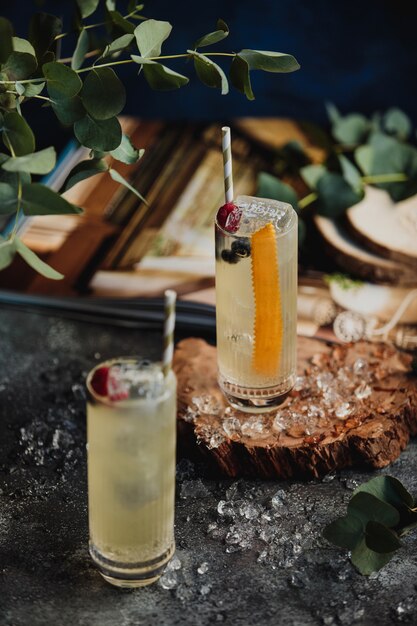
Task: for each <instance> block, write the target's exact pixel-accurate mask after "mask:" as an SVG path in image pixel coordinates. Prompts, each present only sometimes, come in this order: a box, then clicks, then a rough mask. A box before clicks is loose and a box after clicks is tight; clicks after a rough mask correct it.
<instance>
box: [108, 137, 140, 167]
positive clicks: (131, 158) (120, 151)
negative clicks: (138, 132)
mask: <svg viewBox="0 0 417 626" xmlns="http://www.w3.org/2000/svg"><path fill="white" fill-rule="evenodd" d="M143 153H144V150H141V149H138V148H135V147H134V146H133V144H132V142H131V141H130V138H129V137H128V136H127V135H123V137H122V141H121V143H120V146H118V147H117V148H116V149H115V150H112V151H111V152H110V154H111V155H112V157H113V158H115V159H116V160H117V161H121V162H122V163H127V164H131V163H136V162H137V161H139V159H140V158H141V157H142V156H143Z"/></svg>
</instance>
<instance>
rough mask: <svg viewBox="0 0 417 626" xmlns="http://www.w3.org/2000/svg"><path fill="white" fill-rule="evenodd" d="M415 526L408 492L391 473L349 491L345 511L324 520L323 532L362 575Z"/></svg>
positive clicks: (373, 569)
mask: <svg viewBox="0 0 417 626" xmlns="http://www.w3.org/2000/svg"><path fill="white" fill-rule="evenodd" d="M415 527H417V507H416V503H415V501H414V498H413V497H412V495H411V494H410V493H409V492H408V491H407V489H406V488H405V487H404V485H403V484H402V483H401V482H400V481H399V480H398V479H397V478H394V477H393V476H377V477H376V478H372V479H371V480H369V481H368V482H366V483H364V484H363V485H360V486H359V487H357V489H355V491H354V492H353V495H352V498H351V499H350V501H349V503H348V507H347V515H346V516H345V517H340V518H339V519H337V520H335V521H334V522H331V523H330V524H328V526H326V527H325V529H324V530H323V536H324V537H325V539H327V540H328V541H330V542H331V543H333V544H334V545H336V546H339V547H340V548H345V549H346V550H349V551H350V553H351V561H352V563H353V565H354V566H355V567H356V569H357V570H358V571H359V572H360V573H361V574H364V575H369V574H372V572H377V571H378V570H380V569H381V567H383V566H384V565H386V563H388V561H390V560H391V558H392V557H393V556H394V554H395V552H396V551H397V550H398V549H399V548H401V546H402V544H401V541H400V538H401V537H402V536H404V535H405V534H406V533H408V532H410V531H411V530H413V529H414V528H415Z"/></svg>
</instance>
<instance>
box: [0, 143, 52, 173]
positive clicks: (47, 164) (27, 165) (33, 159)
mask: <svg viewBox="0 0 417 626" xmlns="http://www.w3.org/2000/svg"><path fill="white" fill-rule="evenodd" d="M55 163H56V152H55V148H53V147H52V146H51V147H49V148H45V149H44V150H40V151H39V152H32V153H31V154H26V155H25V156H20V157H11V158H10V159H7V161H5V162H4V163H3V164H2V166H1V167H2V168H3V169H4V170H6V171H7V172H28V173H30V174H48V173H49V172H50V171H51V170H52V169H53V168H54V167H55Z"/></svg>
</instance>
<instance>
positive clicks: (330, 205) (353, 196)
mask: <svg viewBox="0 0 417 626" xmlns="http://www.w3.org/2000/svg"><path fill="white" fill-rule="evenodd" d="M316 189H317V194H318V199H317V211H318V213H319V214H320V215H325V216H326V217H340V216H341V215H343V213H344V212H345V211H346V209H348V208H349V207H351V206H353V205H354V204H357V203H358V202H359V201H360V200H361V199H362V197H363V193H358V192H357V191H355V190H354V189H352V187H351V186H350V185H349V184H348V183H347V182H346V180H345V179H344V178H343V176H342V175H341V174H336V173H335V172H325V173H324V174H323V175H322V176H321V177H320V178H319V180H318V181H317V186H316Z"/></svg>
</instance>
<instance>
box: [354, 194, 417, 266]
mask: <svg viewBox="0 0 417 626" xmlns="http://www.w3.org/2000/svg"><path fill="white" fill-rule="evenodd" d="M346 220H347V225H348V227H349V230H350V231H351V233H352V234H353V235H354V237H355V239H357V240H358V241H360V242H361V243H362V244H363V245H364V246H365V247H366V248H367V249H368V250H370V251H372V252H374V253H376V254H379V255H381V256H383V257H385V258H387V259H392V260H394V261H400V262H401V263H406V264H408V265H410V266H411V267H412V268H413V270H414V271H416V270H417V196H413V197H411V198H408V199H407V200H402V201H401V202H398V203H396V204H395V203H394V202H393V201H392V200H391V198H390V196H389V195H388V193H387V192H386V191H383V190H382V189H377V188H376V187H367V189H366V193H365V197H364V198H363V200H361V201H360V202H358V204H355V205H354V206H351V207H350V208H349V209H348V210H347V211H346Z"/></svg>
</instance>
